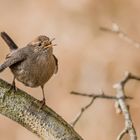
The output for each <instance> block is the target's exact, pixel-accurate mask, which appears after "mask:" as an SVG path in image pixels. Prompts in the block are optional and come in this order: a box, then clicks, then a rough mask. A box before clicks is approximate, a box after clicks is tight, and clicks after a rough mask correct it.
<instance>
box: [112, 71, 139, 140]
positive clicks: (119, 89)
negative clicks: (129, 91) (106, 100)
mask: <svg viewBox="0 0 140 140" xmlns="http://www.w3.org/2000/svg"><path fill="white" fill-rule="evenodd" d="M132 79H133V80H140V78H139V77H137V76H135V75H133V74H131V73H128V72H127V73H125V77H124V78H123V80H121V81H120V82H118V83H117V84H115V85H114V88H115V89H116V96H117V97H118V100H117V103H118V106H119V108H120V110H121V112H122V113H123V116H124V119H125V127H124V129H123V130H122V132H121V133H120V134H119V136H118V138H117V140H121V139H122V138H123V136H124V135H125V134H127V133H128V134H129V136H130V139H131V140H137V135H136V130H135V128H134V125H133V122H132V118H131V114H130V112H129V106H128V105H127V104H126V102H125V91H124V87H125V85H126V83H127V82H128V81H129V80H132Z"/></svg>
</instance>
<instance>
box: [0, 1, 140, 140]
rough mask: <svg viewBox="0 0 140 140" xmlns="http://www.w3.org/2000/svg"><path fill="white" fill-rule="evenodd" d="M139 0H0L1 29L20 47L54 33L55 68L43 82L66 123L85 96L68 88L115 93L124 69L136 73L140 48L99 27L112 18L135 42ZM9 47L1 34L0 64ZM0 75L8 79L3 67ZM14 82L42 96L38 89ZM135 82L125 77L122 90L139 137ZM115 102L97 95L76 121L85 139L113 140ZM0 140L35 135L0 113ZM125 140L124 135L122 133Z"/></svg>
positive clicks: (118, 123) (117, 120) (119, 122)
mask: <svg viewBox="0 0 140 140" xmlns="http://www.w3.org/2000/svg"><path fill="white" fill-rule="evenodd" d="M139 12H140V2H139V0H133V1H132V0H123V1H122V0H71V1H69V0H22V1H19V0H0V31H6V32H7V33H9V35H10V36H11V37H12V38H13V39H14V40H15V42H17V44H18V45H19V46H20V47H23V46H25V45H26V44H27V43H28V42H30V41H31V40H32V39H34V38H35V37H36V36H38V35H40V34H44V35H47V36H49V37H50V38H53V37H55V38H56V40H55V43H57V44H58V46H56V47H55V48H54V53H55V55H56V56H57V57H58V59H59V72H58V74H57V75H55V76H54V77H53V78H52V79H51V80H50V81H49V82H48V83H47V84H46V86H45V92H46V97H47V104H48V105H49V106H50V107H51V108H53V109H54V110H55V111H56V112H57V113H58V114H60V115H61V116H62V117H63V118H64V119H65V120H67V121H68V122H71V120H73V118H74V117H75V116H76V114H77V113H78V112H79V111H80V108H81V107H83V106H84V105H86V104H87V103H88V102H89V99H86V98H83V97H77V96H74V95H70V94H69V92H70V91H72V90H76V91H80V92H86V93H92V92H99V90H100V89H102V90H104V91H105V93H107V94H110V95H115V92H114V89H113V88H112V85H113V84H114V83H115V82H117V81H119V80H121V78H122V77H123V74H124V72H125V71H130V72H132V73H134V74H137V75H140V49H137V48H135V47H134V46H133V45H132V44H129V43H127V42H126V41H124V40H122V39H119V38H118V37H117V36H115V35H112V34H109V33H105V32H102V31H100V30H99V27H100V26H101V25H102V26H107V27H111V23H112V21H115V22H117V23H118V24H119V25H120V26H121V28H122V29H123V31H124V32H127V33H128V34H129V36H131V37H132V38H134V39H135V40H139V41H140V18H139V15H138V13H139ZM8 52H9V50H8V47H7V46H6V44H5V43H4V42H3V40H2V39H0V63H2V62H3V61H4V58H5V55H6V54H7V53H8ZM0 77H1V78H3V79H5V80H7V81H9V82H11V81H12V74H11V73H10V71H9V70H8V69H7V70H5V71H4V72H3V73H0ZM17 85H18V87H20V88H22V89H24V90H25V91H28V92H29V93H30V94H31V95H32V96H34V97H35V98H38V99H41V95H42V94H41V89H40V88H35V89H31V88H28V87H25V86H23V85H22V84H20V83H17ZM139 91H140V83H138V82H135V81H134V82H130V83H129V84H128V86H127V94H128V95H131V96H133V97H134V100H133V101H129V104H130V105H131V107H130V110H131V113H132V119H133V120H134V125H135V127H136V130H137V135H138V137H140V125H139V123H140V93H139ZM123 126H124V121H123V117H122V116H121V115H117V114H116V113H115V109H114V102H113V101H107V100H100V99H99V100H96V101H95V103H94V105H93V106H92V107H91V108H90V109H89V110H87V111H86V112H85V114H84V115H83V116H82V118H81V120H80V121H79V122H78V124H77V125H76V128H75V129H76V131H77V132H78V133H79V134H80V135H81V136H82V137H83V138H84V139H85V140H93V139H96V140H113V139H116V137H117V135H118V134H119V132H120V131H121V130H122V129H123ZM0 139H1V140H25V139H28V140H29V139H30V140H39V139H38V137H36V136H35V135H33V134H32V133H30V132H29V131H27V130H26V129H24V128H23V127H21V126H19V125H18V124H16V123H15V122H13V121H11V120H10V119H8V118H6V117H4V116H2V115H0ZM125 139H128V137H125Z"/></svg>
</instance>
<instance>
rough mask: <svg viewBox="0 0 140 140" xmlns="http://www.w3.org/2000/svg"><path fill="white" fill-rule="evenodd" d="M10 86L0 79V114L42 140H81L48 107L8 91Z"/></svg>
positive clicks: (27, 95)
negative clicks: (41, 106)
mask: <svg viewBox="0 0 140 140" xmlns="http://www.w3.org/2000/svg"><path fill="white" fill-rule="evenodd" d="M10 86H11V85H10V84H8V83H7V82H5V81H3V80H2V79H0V113H1V114H3V115H5V116H7V117H8V118H10V119H12V120H14V121H16V122H17V123H19V124H20V125H22V126H23V127H25V128H26V129H28V130H29V131H31V132H33V133H35V134H36V135H37V136H39V137H40V138H41V139H42V140H64V139H65V140H83V139H82V138H81V137H80V136H79V135H78V134H77V133H76V132H75V130H74V129H73V128H72V127H71V126H70V125H69V124H68V123H67V122H66V121H64V120H63V119H62V118H61V117H60V116H59V115H58V114H56V113H55V112H54V111H53V110H52V109H50V108H49V107H48V106H43V108H42V109H40V110H39V107H40V102H39V101H38V100H36V99H35V98H33V97H31V96H30V95H29V94H27V93H25V92H23V91H21V90H19V89H18V90H17V92H16V93H14V92H12V91H8V89H9V88H10Z"/></svg>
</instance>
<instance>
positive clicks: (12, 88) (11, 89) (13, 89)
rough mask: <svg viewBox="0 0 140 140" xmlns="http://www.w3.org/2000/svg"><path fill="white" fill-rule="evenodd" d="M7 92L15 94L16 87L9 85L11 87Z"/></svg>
mask: <svg viewBox="0 0 140 140" xmlns="http://www.w3.org/2000/svg"><path fill="white" fill-rule="evenodd" d="M9 91H13V92H14V93H15V92H16V91H17V87H16V85H11V87H10V88H9V89H8V91H7V92H9Z"/></svg>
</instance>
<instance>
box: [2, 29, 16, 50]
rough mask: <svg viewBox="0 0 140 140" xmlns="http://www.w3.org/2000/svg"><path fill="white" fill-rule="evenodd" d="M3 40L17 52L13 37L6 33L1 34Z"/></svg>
mask: <svg viewBox="0 0 140 140" xmlns="http://www.w3.org/2000/svg"><path fill="white" fill-rule="evenodd" d="M0 35H1V37H2V39H3V40H4V41H5V42H6V44H7V45H8V46H9V48H10V50H11V51H12V50H16V49H17V48H18V46H17V45H16V43H15V42H14V41H13V40H12V39H11V37H10V36H9V35H8V34H7V33H6V32H1V33H0Z"/></svg>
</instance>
